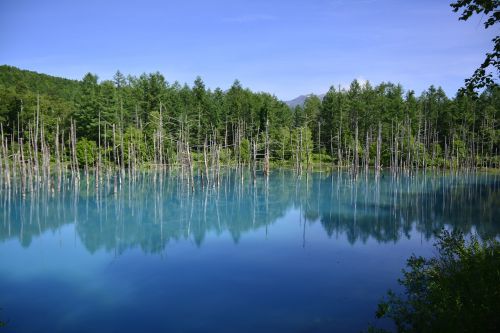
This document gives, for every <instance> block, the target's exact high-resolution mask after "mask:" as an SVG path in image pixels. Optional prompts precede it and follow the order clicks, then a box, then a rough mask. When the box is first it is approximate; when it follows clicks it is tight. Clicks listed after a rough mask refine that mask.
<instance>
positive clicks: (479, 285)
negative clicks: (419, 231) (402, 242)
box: [376, 230, 500, 332]
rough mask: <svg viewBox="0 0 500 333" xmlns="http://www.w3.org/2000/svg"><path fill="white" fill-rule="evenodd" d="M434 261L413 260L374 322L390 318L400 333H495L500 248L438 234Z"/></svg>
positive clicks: (498, 321) (499, 309) (499, 292)
mask: <svg viewBox="0 0 500 333" xmlns="http://www.w3.org/2000/svg"><path fill="white" fill-rule="evenodd" d="M436 249H437V253H438V255H437V257H435V258H430V259H427V258H423V257H416V256H412V257H410V259H408V261H407V267H408V270H404V271H403V278H402V279H400V280H399V283H400V284H401V285H402V286H403V288H404V294H396V293H394V292H392V291H389V293H388V297H387V299H385V300H384V301H382V302H381V303H380V304H379V306H378V310H377V313H376V315H377V317H378V318H381V317H385V318H389V319H392V320H393V321H394V323H395V324H396V327H397V330H398V332H497V330H498V327H500V317H499V316H498V314H499V313H500V271H499V269H498V268H499V267H500V243H499V242H498V241H496V240H487V241H484V242H480V241H479V240H478V239H477V238H476V237H471V239H470V240H469V241H466V240H465V238H464V236H463V235H462V234H461V233H458V232H453V233H450V232H448V231H446V230H444V231H442V232H441V233H440V234H439V235H438V238H437V243H436Z"/></svg>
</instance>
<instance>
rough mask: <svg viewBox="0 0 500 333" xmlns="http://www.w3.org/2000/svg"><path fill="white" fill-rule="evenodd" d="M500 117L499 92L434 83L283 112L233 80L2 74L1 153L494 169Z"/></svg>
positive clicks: (364, 91) (340, 96)
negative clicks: (223, 84)
mask: <svg viewBox="0 0 500 333" xmlns="http://www.w3.org/2000/svg"><path fill="white" fill-rule="evenodd" d="M332 81H334V78H332ZM499 118H500V89H499V87H498V86H497V87H494V88H492V89H489V90H486V91H484V92H483V93H482V94H481V95H480V96H478V97H476V98H473V97H469V96H456V97H454V98H449V97H447V96H446V94H445V93H444V91H443V90H442V89H441V88H436V87H434V86H431V87H429V88H428V89H427V90H426V91H424V92H423V93H421V94H419V95H417V94H416V93H415V92H413V91H411V90H410V91H405V90H404V89H403V87H402V86H400V85H398V84H393V83H381V84H380V85H377V86H372V85H370V83H365V84H360V83H359V82H358V81H353V82H352V83H351V85H350V87H349V89H339V88H336V87H333V86H332V88H330V90H329V91H328V93H327V94H326V96H325V97H324V98H323V100H320V99H319V98H317V97H315V96H311V97H309V98H308V99H307V100H306V102H305V104H304V106H303V107H300V106H297V107H295V108H294V109H290V108H289V107H288V106H287V105H286V104H285V103H284V102H282V101H280V100H278V99H277V98H276V97H275V96H272V95H270V94H267V93H256V92H252V91H250V90H249V89H246V88H244V87H243V86H242V85H241V84H240V82H238V81H235V82H234V83H233V85H232V86H231V87H230V88H229V89H228V90H227V91H223V90H221V89H219V88H218V89H215V90H210V89H207V88H206V87H205V85H204V83H203V81H202V79H201V78H197V79H196V80H195V81H194V83H193V85H192V86H188V85H181V84H179V83H177V82H173V83H171V82H170V83H169V82H167V80H166V79H165V77H164V76H163V75H162V74H160V73H158V72H156V73H151V74H142V75H140V76H138V77H137V76H125V75H123V74H121V73H120V72H117V73H116V75H115V76H114V78H113V80H109V81H108V80H105V81H99V79H98V77H97V76H96V75H93V74H90V73H89V74H87V75H85V77H84V78H83V79H82V80H81V81H74V80H67V79H62V78H57V77H52V76H48V75H44V74H38V73H35V72H30V71H24V70H20V69H17V68H15V67H11V66H0V122H1V123H2V126H3V133H2V137H3V139H2V143H3V147H2V157H3V160H4V161H6V160H7V158H5V157H6V156H8V159H10V160H12V159H14V160H17V161H18V163H20V164H21V163H24V164H26V163H29V162H27V161H28V160H29V158H31V160H32V162H31V163H33V164H38V162H37V161H35V159H40V158H41V157H39V156H38V152H37V151H40V152H41V154H45V155H44V156H48V161H46V163H47V165H49V164H50V163H58V164H59V163H60V164H64V163H70V164H71V167H74V168H79V167H83V166H84V165H85V166H86V167H91V166H98V165H106V166H112V165H115V166H122V167H123V168H127V167H131V166H132V165H136V166H137V165H142V166H146V165H175V164H182V163H184V162H186V161H187V162H186V163H187V164H189V165H190V166H192V164H193V162H192V161H196V160H202V159H203V152H205V157H204V160H205V164H207V162H206V160H207V157H206V155H207V152H208V151H212V150H211V149H216V150H217V152H216V153H214V154H215V155H213V156H217V159H218V160H220V162H221V163H226V164H238V165H241V164H247V165H250V164H251V163H254V162H255V163H257V162H263V163H264V164H263V165H264V169H265V170H267V169H268V167H269V164H273V163H275V164H282V165H290V166H294V167H295V168H297V169H298V170H302V169H306V168H312V167H313V166H314V165H315V163H316V165H317V162H321V163H322V164H323V165H326V164H328V165H333V166H344V167H350V168H352V169H353V170H355V171H357V170H359V169H361V168H363V167H364V168H368V167H370V168H371V167H375V169H377V170H379V169H380V168H384V167H391V168H393V169H400V168H404V169H410V168H427V167H447V168H452V167H498V164H499V157H498V148H499V139H500V129H499V128H498V119H499ZM20 142H21V143H23V146H22V147H21V146H20V145H18V143H20ZM64 147H70V148H68V149H64ZM214 147H215V148H214ZM21 150H22V151H21ZM21 154H22V155H23V156H22V157H23V159H24V160H23V161H21ZM14 163H16V162H14ZM4 164H5V162H4ZM207 167H208V166H207Z"/></svg>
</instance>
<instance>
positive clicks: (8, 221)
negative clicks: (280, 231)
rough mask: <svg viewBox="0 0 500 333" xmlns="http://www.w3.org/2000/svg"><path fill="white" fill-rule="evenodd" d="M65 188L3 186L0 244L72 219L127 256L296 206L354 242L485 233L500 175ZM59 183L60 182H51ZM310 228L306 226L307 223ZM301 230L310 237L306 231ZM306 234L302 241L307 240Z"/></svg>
mask: <svg viewBox="0 0 500 333" xmlns="http://www.w3.org/2000/svg"><path fill="white" fill-rule="evenodd" d="M101 181H102V182H101V183H100V185H99V186H97V187H96V184H95V179H92V178H90V179H89V182H86V181H80V182H75V179H73V178H71V177H69V176H68V177H66V178H63V179H62V180H61V184H60V186H59V185H58V186H53V185H52V186H47V185H39V186H38V187H37V186H35V187H34V189H33V191H32V192H30V193H21V191H20V188H21V187H20V186H19V187H16V186H14V187H13V188H11V189H10V190H7V189H3V190H2V191H1V192H0V208H1V213H0V241H5V240H7V239H12V238H17V239H19V241H20V242H21V244H22V245H23V246H25V247H28V246H29V245H30V243H31V241H32V239H33V237H36V236H38V235H40V234H42V233H44V232H46V231H52V232H55V231H57V230H58V228H60V227H61V226H63V225H65V224H71V223H74V224H75V229H76V231H77V234H78V236H79V237H80V239H81V240H82V242H83V243H84V244H85V246H86V248H87V249H88V251H90V252H91V253H93V252H95V251H97V250H98V249H105V250H106V251H115V252H117V253H121V252H123V251H125V250H126V249H129V248H133V247H140V248H141V249H142V250H143V251H144V252H146V253H159V252H161V251H163V250H164V249H165V247H166V245H167V244H168V243H169V242H170V241H172V240H182V239H191V240H193V241H194V242H195V243H196V244H197V245H198V246H201V245H202V244H203V241H204V239H205V237H206V235H207V233H215V234H221V233H223V232H228V233H230V234H231V236H232V238H233V240H234V242H236V243H237V242H238V240H239V239H240V237H241V235H242V234H244V233H246V232H248V231H251V230H254V229H257V228H261V227H264V228H267V226H268V225H270V224H272V223H274V222H275V221H276V220H277V219H278V218H280V217H283V216H285V215H286V214H287V212H289V211H290V210H292V209H295V210H298V211H300V219H301V220H302V221H304V223H321V225H322V226H323V228H324V230H325V232H326V233H327V234H328V236H329V237H336V236H338V235H339V234H344V235H345V236H346V237H347V239H348V240H349V242H351V243H356V242H366V241H367V240H368V239H369V238H373V239H375V240H377V241H378V242H397V241H398V240H399V239H400V238H401V237H407V238H409V237H410V232H411V231H412V230H413V229H415V230H417V231H418V232H419V233H421V235H422V236H423V237H425V238H426V239H429V238H430V237H432V236H433V233H434V232H435V231H436V230H439V229H441V228H442V227H443V226H447V227H452V228H458V229H460V230H463V231H464V232H466V233H467V232H477V233H478V234H479V236H481V237H483V238H484V237H495V236H497V235H498V234H499V232H500V223H498V219H496V216H499V214H500V177H499V176H497V175H494V174H486V173H484V174H482V173H459V174H452V173H427V174H423V173H420V174H415V175H411V176H407V175H400V176H398V177H395V176H392V175H390V174H385V175H383V176H382V177H381V178H380V179H377V178H375V176H374V175H373V174H371V173H368V174H363V175H360V176H358V177H357V178H356V179H354V178H353V177H352V176H351V175H349V174H348V173H342V172H334V173H331V174H326V173H313V174H309V175H303V176H302V177H300V178H297V176H296V175H295V174H294V173H292V172H288V171H274V172H273V173H272V174H271V175H270V176H269V178H265V177H261V178H257V180H256V182H255V183H254V182H253V181H252V180H251V174H250V172H247V171H243V172H242V171H226V172H225V173H224V174H223V176H222V180H221V186H220V187H218V188H213V187H211V188H202V185H201V184H202V183H201V179H196V180H195V181H196V182H197V184H196V187H195V188H196V189H195V191H194V192H192V191H191V188H190V187H188V186H187V185H186V183H185V182H184V181H183V179H182V177H181V176H180V175H177V174H175V173H165V172H159V173H153V172H147V173H143V174H140V175H136V176H135V177H123V178H122V177H121V176H120V175H109V176H107V177H105V178H104V180H101ZM54 182H55V181H54ZM304 232H305V224H304ZM304 237H305V235H304ZM304 241H305V238H304Z"/></svg>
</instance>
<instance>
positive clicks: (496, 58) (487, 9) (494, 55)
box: [450, 0, 500, 93]
mask: <svg viewBox="0 0 500 333" xmlns="http://www.w3.org/2000/svg"><path fill="white" fill-rule="evenodd" d="M450 6H451V7H452V8H453V11H454V12H455V13H456V12H459V11H461V14H460V18H459V20H463V21H467V20H468V19H469V18H470V17H472V16H473V15H474V14H482V15H483V16H486V17H485V20H484V28H485V29H488V28H490V27H492V26H494V25H495V24H497V23H498V22H499V21H500V10H499V7H500V1H498V0H458V1H456V2H453V3H451V4H450ZM492 41H493V51H492V52H488V53H486V58H485V59H484V61H483V63H482V64H481V66H480V67H479V68H478V69H476V70H475V71H474V74H472V76H471V77H470V78H468V79H466V80H465V89H464V90H462V91H467V92H469V93H474V91H475V90H476V89H480V88H483V87H490V88H491V87H494V86H496V85H498V78H499V76H500V36H496V37H495V38H493V40H492Z"/></svg>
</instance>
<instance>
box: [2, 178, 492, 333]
mask: <svg viewBox="0 0 500 333" xmlns="http://www.w3.org/2000/svg"><path fill="white" fill-rule="evenodd" d="M249 176H250V174H249V173H247V172H244V173H240V172H236V171H228V172H226V173H224V174H223V175H222V179H221V184H220V187H218V188H213V187H210V188H205V189H202V187H201V180H200V179H196V182H198V183H197V184H196V186H195V191H194V192H192V191H191V188H190V187H189V186H187V185H186V182H185V180H182V179H181V176H180V175H176V174H159V173H152V172H151V173H144V174H140V175H137V176H136V177H129V176H125V177H123V178H120V177H119V176H118V175H117V176H108V177H105V178H104V179H101V183H100V185H99V186H98V187H96V185H95V179H94V178H89V179H87V178H85V177H81V178H80V181H79V182H77V183H75V181H74V179H72V178H70V177H69V176H68V177H67V178H63V179H61V180H60V181H58V180H57V179H54V182H53V184H51V185H50V186H40V187H34V189H33V191H31V192H28V193H26V192H25V193H22V191H20V190H19V189H18V188H15V187H14V188H12V189H11V190H7V189H4V190H2V191H1V192H0V263H1V264H0V308H1V310H0V320H3V321H8V323H7V326H6V327H4V328H2V329H0V330H1V331H5V332H120V333H123V332H141V331H142V332H336V331H338V332H359V331H360V330H363V329H366V328H367V326H368V325H369V324H370V323H374V322H375V318H374V312H375V310H376V306H377V303H378V301H379V300H380V299H381V297H382V296H384V294H385V292H386V291H387V289H389V288H392V289H395V290H398V285H397V278H398V277H400V276H401V269H402V268H403V267H404V265H405V262H406V259H407V258H408V257H409V256H410V255H411V254H412V253H415V254H417V255H424V256H430V255H433V254H434V249H433V247H432V245H433V243H434V233H435V232H436V231H438V230H440V229H441V228H443V227H444V228H448V229H452V228H457V229H460V230H463V231H464V232H466V233H474V234H478V235H479V236H480V237H482V238H484V237H496V236H497V235H499V234H500V220H499V218H498V216H500V176H498V175H492V174H479V173H475V174H451V173H444V174H443V173H439V174H434V173H427V174H417V175H412V176H405V175H401V176H399V177H397V178H395V177H392V176H390V175H388V174H386V175H383V176H382V177H381V178H380V179H379V180H378V181H377V180H376V179H375V177H374V176H373V175H372V174H368V175H360V176H359V177H358V178H357V179H353V178H352V177H351V176H350V175H349V174H344V173H332V174H326V173H313V174H309V175H306V174H304V175H302V176H301V177H300V178H297V176H296V175H294V174H293V173H291V172H287V171H274V172H273V173H272V174H271V175H270V176H269V178H268V179H267V180H266V178H264V177H260V178H258V179H257V181H256V182H255V183H254V182H253V181H252V180H251V178H250V177H249ZM381 325H382V326H383V327H386V328H391V326H390V323H387V322H382V323H381Z"/></svg>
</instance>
